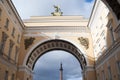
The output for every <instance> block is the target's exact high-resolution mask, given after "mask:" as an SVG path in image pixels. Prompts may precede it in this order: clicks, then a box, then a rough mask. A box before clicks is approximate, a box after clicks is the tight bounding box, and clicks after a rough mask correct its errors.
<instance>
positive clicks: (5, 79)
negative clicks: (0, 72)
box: [4, 71, 8, 80]
mask: <svg viewBox="0 0 120 80" xmlns="http://www.w3.org/2000/svg"><path fill="white" fill-rule="evenodd" d="M4 80H8V71H5V76H4Z"/></svg>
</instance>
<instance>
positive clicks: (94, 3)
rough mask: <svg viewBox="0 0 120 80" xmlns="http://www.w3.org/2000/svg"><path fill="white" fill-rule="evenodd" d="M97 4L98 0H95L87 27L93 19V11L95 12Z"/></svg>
mask: <svg viewBox="0 0 120 80" xmlns="http://www.w3.org/2000/svg"><path fill="white" fill-rule="evenodd" d="M96 4H97V0H95V2H94V5H93V8H92V12H91V15H90V18H89V20H88V25H87V27H88V26H89V24H90V21H91V19H92V15H93V12H94V10H95V6H96Z"/></svg>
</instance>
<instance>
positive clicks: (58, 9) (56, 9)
mask: <svg viewBox="0 0 120 80" xmlns="http://www.w3.org/2000/svg"><path fill="white" fill-rule="evenodd" d="M54 8H55V12H52V13H51V14H52V15H53V16H62V14H63V12H61V9H60V8H59V7H58V6H55V5H54Z"/></svg>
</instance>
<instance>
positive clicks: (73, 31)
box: [19, 16, 95, 79]
mask: <svg viewBox="0 0 120 80" xmlns="http://www.w3.org/2000/svg"><path fill="white" fill-rule="evenodd" d="M87 23H88V19H85V18H84V17H83V16H49V17H39V16H33V17H31V18H30V19H27V20H24V24H25V26H26V30H25V32H24V39H23V40H22V41H23V44H24V45H23V49H22V53H21V54H20V56H22V57H21V58H19V61H20V63H19V64H21V65H20V67H21V68H20V70H23V69H24V68H27V70H28V72H29V73H30V74H32V73H31V72H32V70H33V68H34V65H35V62H36V61H37V59H38V58H39V57H40V56H42V55H43V54H44V53H45V52H47V51H51V50H64V51H67V52H70V53H71V54H72V55H74V56H75V57H76V58H77V59H78V61H79V62H80V67H81V68H82V70H83V72H82V73H83V76H87V75H86V74H91V75H95V72H94V67H93V65H94V55H93V52H92V50H93V48H92V39H91V35H90V30H89V28H88V27H87ZM25 53H26V54H25ZM88 77H89V76H88ZM92 79H94V77H93V78H92Z"/></svg>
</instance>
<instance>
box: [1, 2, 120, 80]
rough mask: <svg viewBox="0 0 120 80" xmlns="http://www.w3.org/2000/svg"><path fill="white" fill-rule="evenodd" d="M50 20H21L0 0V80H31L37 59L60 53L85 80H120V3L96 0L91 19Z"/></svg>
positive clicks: (56, 17)
mask: <svg viewBox="0 0 120 80" xmlns="http://www.w3.org/2000/svg"><path fill="white" fill-rule="evenodd" d="M55 8H56V11H55V12H53V13H52V14H53V16H44V17H40V16H33V17H30V19H26V20H22V19H21V17H20V16H19V14H18V12H17V11H16V8H15V6H14V5H13V3H12V1H11V0H0V80H33V73H32V72H33V68H34V65H35V63H36V61H37V60H38V58H39V57H40V56H42V55H43V54H44V53H46V52H48V51H51V50H64V51H67V52H69V53H71V54H72V55H73V56H74V57H76V59H77V60H78V61H79V63H80V66H81V69H82V78H83V80H120V10H119V9H120V1H119V0H96V1H95V4H94V6H93V10H92V13H91V16H90V18H89V19H86V18H84V17H83V16H62V14H63V12H62V11H61V10H60V9H59V7H58V6H55Z"/></svg>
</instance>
